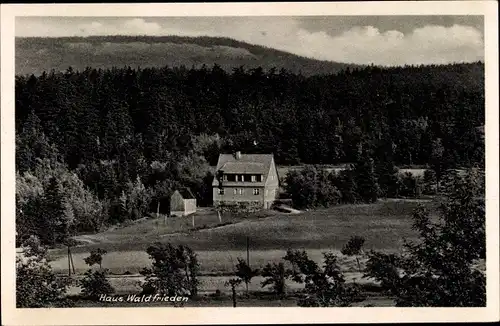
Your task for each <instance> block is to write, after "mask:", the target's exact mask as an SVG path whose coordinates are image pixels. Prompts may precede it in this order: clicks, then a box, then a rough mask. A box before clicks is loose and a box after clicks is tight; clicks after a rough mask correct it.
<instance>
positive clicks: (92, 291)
mask: <svg viewBox="0 0 500 326" xmlns="http://www.w3.org/2000/svg"><path fill="white" fill-rule="evenodd" d="M107 273H108V270H107V269H103V270H91V269H89V270H88V271H86V272H85V274H84V275H85V276H84V277H83V278H82V279H81V280H80V287H81V288H82V295H83V296H84V297H86V298H90V299H97V298H98V297H99V296H100V295H101V294H112V293H114V292H115V290H114V289H113V287H112V286H111V284H110V283H109V281H108V279H107V278H106V276H107Z"/></svg>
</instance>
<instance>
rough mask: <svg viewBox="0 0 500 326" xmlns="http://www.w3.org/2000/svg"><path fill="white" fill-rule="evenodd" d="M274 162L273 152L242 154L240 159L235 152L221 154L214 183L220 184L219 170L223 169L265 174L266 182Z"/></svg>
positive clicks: (226, 171) (227, 171) (228, 171)
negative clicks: (218, 178) (218, 179)
mask: <svg viewBox="0 0 500 326" xmlns="http://www.w3.org/2000/svg"><path fill="white" fill-rule="evenodd" d="M272 162H273V154H241V157H240V158H239V159H236V157H235V155H233V154H220V155H219V161H218V162H217V167H216V168H215V177H214V181H213V183H212V185H213V186H217V185H218V184H219V183H218V181H217V172H218V171H223V172H224V173H241V174H245V173H252V174H261V175H263V176H264V177H263V180H262V183H263V184H265V182H266V180H267V176H268V174H269V169H270V168H271V163H272ZM239 184H241V183H239Z"/></svg>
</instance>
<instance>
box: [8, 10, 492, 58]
mask: <svg viewBox="0 0 500 326" xmlns="http://www.w3.org/2000/svg"><path fill="white" fill-rule="evenodd" d="M483 23H484V19H483V17H482V16H442V15H441V16H309V17H305V16H304V17H283V16H279V17H17V18H16V31H15V34H16V36H18V37H24V36H45V37H57V36H90V35H181V36H222V37H230V38H234V39H237V40H240V41H244V42H248V43H252V44H257V45H264V46H267V47H271V48H275V49H278V50H283V51H287V52H291V53H294V54H298V55H301V56H306V57H310V58H315V59H320V60H330V61H337V62H347V63H358V64H370V63H373V64H377V65H403V64H445V63H450V62H472V61H478V60H481V61H482V60H484V36H483V34H484V27H483Z"/></svg>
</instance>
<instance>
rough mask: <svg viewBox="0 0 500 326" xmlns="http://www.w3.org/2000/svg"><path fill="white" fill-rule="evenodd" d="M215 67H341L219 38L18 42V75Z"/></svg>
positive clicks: (315, 70) (326, 70)
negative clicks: (96, 69) (92, 69)
mask: <svg viewBox="0 0 500 326" xmlns="http://www.w3.org/2000/svg"><path fill="white" fill-rule="evenodd" d="M203 64H206V65H208V66H212V65H213V64H217V65H219V66H220V67H222V68H223V69H225V70H226V71H231V70H232V68H237V67H240V66H244V67H245V68H256V67H262V68H264V69H265V70H268V69H270V68H277V69H278V70H279V69H281V68H284V69H287V70H288V71H290V72H293V73H299V72H301V73H302V74H304V75H306V76H309V75H313V74H331V73H336V72H338V71H340V70H341V69H344V68H346V67H348V66H349V67H354V66H355V65H348V64H344V63H337V62H330V61H320V60H315V59H309V58H305V57H301V56H297V55H294V54H291V53H287V52H283V51H278V50H275V49H271V48H267V47H263V46H258V45H251V44H248V43H245V42H241V41H236V40H233V39H229V38H222V37H180V36H161V37H160V36H92V37H62V38H16V74H21V75H25V74H35V75H39V74H41V73H42V72H43V71H50V70H52V69H54V70H56V71H64V70H66V69H67V68H68V67H70V66H71V67H73V68H74V69H75V70H83V69H85V68H86V67H93V68H102V69H105V68H111V67H114V66H116V67H125V66H130V67H132V68H137V67H142V68H146V67H164V66H171V67H179V66H181V65H184V66H186V67H188V68H191V67H192V66H194V67H198V68H199V67H201V66H202V65H203Z"/></svg>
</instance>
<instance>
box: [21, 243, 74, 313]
mask: <svg viewBox="0 0 500 326" xmlns="http://www.w3.org/2000/svg"><path fill="white" fill-rule="evenodd" d="M46 255H47V249H46V248H45V247H43V246H41V242H40V240H39V239H38V238H37V237H35V236H32V237H30V238H29V239H28V240H27V241H26V242H25V243H24V245H23V253H22V254H21V255H20V256H17V257H16V306H17V307H18V308H39V307H61V306H68V305H69V302H68V301H67V300H65V299H64V294H65V293H66V287H67V285H68V282H67V281H66V280H65V279H62V278H58V277H57V276H56V275H55V274H54V273H53V271H52V268H51V267H50V265H49V263H48V261H47V257H46Z"/></svg>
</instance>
